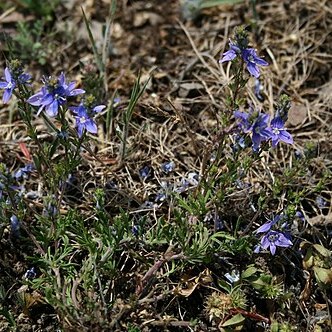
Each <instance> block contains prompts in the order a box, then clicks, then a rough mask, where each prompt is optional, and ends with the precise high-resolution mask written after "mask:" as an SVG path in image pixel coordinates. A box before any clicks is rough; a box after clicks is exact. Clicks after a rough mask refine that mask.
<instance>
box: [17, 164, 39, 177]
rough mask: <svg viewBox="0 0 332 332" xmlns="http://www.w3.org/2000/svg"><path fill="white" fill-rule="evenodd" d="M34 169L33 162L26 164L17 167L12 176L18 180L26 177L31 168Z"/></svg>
mask: <svg viewBox="0 0 332 332" xmlns="http://www.w3.org/2000/svg"><path fill="white" fill-rule="evenodd" d="M34 169H35V167H34V165H33V164H28V165H26V166H24V167H22V168H19V169H18V170H17V171H16V172H15V173H14V175H13V176H14V178H15V179H16V180H20V179H22V178H23V179H27V178H28V175H29V173H31V172H32V171H33V170H34Z"/></svg>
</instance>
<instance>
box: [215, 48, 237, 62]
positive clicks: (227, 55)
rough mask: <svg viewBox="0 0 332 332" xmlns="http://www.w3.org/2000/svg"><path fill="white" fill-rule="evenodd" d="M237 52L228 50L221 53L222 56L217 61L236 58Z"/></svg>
mask: <svg viewBox="0 0 332 332" xmlns="http://www.w3.org/2000/svg"><path fill="white" fill-rule="evenodd" d="M236 56H237V54H236V52H235V51H234V50H229V51H227V52H225V53H224V54H223V57H222V58H221V59H220V60H219V63H223V62H226V61H232V60H234V59H235V58H236Z"/></svg>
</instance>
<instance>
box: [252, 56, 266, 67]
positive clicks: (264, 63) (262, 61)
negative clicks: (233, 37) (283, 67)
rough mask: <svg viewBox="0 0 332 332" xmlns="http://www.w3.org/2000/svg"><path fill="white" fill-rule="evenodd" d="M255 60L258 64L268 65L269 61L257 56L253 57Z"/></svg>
mask: <svg viewBox="0 0 332 332" xmlns="http://www.w3.org/2000/svg"><path fill="white" fill-rule="evenodd" d="M255 62H256V63H257V64H258V65H259V66H268V65H269V63H268V62H266V61H265V60H263V59H262V58H259V57H258V56H256V57H255Z"/></svg>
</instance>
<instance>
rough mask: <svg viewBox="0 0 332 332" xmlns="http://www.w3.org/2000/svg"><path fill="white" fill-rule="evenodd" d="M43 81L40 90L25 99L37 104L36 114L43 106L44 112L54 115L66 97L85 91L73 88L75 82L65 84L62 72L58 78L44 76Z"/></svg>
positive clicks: (34, 104)
mask: <svg viewBox="0 0 332 332" xmlns="http://www.w3.org/2000/svg"><path fill="white" fill-rule="evenodd" d="M43 83H44V86H43V87H42V88H41V90H40V91H39V92H37V93H36V94H34V95H33V96H31V97H30V98H29V99H28V100H27V101H28V103H29V104H31V105H33V106H39V109H38V113H37V115H38V114H39V113H40V112H41V111H42V110H43V109H44V108H45V111H46V113H47V114H48V115H49V116H51V117H54V116H56V115H57V114H58V109H59V107H60V106H62V105H63V104H64V103H66V102H67V98H68V97H72V96H77V95H80V94H83V93H85V91H84V90H82V89H75V86H76V82H70V83H69V84H67V83H66V78H65V74H64V73H61V74H60V76H59V78H58V79H52V78H51V77H48V78H44V79H43Z"/></svg>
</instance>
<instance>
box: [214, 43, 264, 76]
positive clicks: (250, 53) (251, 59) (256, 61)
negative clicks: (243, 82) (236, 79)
mask: <svg viewBox="0 0 332 332" xmlns="http://www.w3.org/2000/svg"><path fill="white" fill-rule="evenodd" d="M237 56H241V57H242V59H243V60H244V62H245V63H246V65H247V70H248V71H249V73H250V74H251V75H252V76H254V77H256V78H258V77H259V75H260V72H259V68H258V66H268V65H269V64H268V63H267V62H266V61H265V60H263V59H262V58H260V57H259V56H258V55H257V53H256V51H255V50H254V49H253V48H243V47H242V48H241V47H239V46H238V45H236V44H235V43H233V42H232V41H230V50H229V51H227V52H225V53H223V57H222V58H221V59H220V60H219V63H223V62H227V61H232V60H234V59H235V58H236V57H237Z"/></svg>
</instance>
